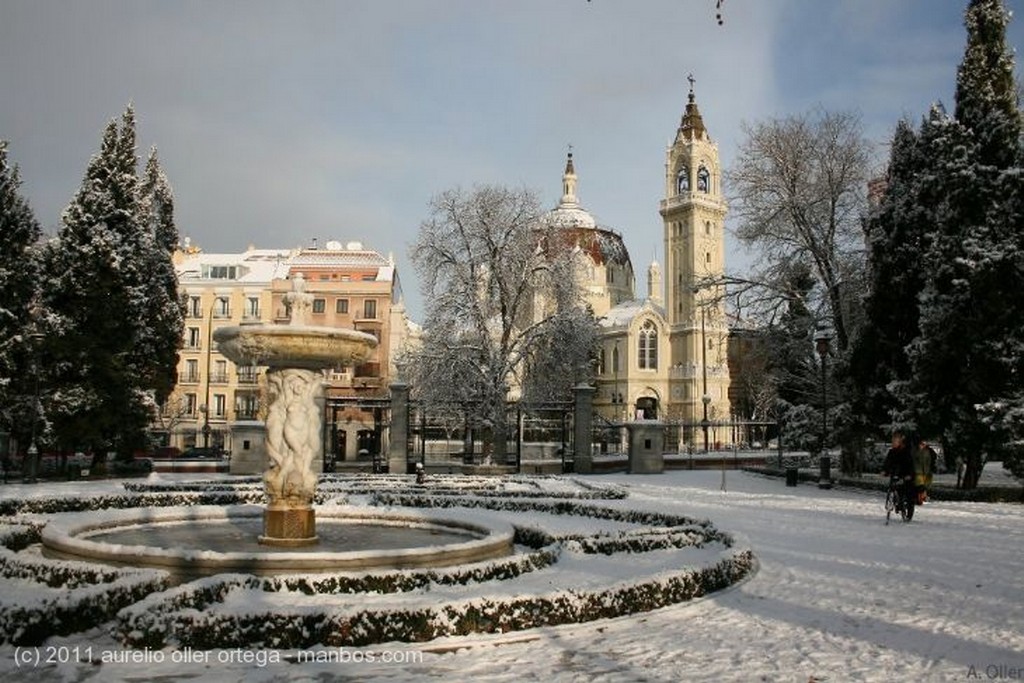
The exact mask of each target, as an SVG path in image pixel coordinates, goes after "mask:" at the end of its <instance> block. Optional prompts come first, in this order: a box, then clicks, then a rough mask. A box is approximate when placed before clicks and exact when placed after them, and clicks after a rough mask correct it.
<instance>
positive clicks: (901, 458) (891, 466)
mask: <svg viewBox="0 0 1024 683" xmlns="http://www.w3.org/2000/svg"><path fill="white" fill-rule="evenodd" d="M882 472H884V473H885V474H888V475H890V476H894V477H899V478H901V479H903V478H906V477H913V476H914V458H913V454H912V453H911V452H910V448H908V447H907V446H899V447H896V448H890V449H889V452H888V453H886V454H885V462H884V463H882Z"/></svg>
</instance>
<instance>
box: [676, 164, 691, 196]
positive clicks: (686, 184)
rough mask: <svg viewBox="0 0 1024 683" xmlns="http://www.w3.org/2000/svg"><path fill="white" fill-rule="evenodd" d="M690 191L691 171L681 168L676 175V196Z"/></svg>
mask: <svg viewBox="0 0 1024 683" xmlns="http://www.w3.org/2000/svg"><path fill="white" fill-rule="evenodd" d="M689 191H690V169H688V168H681V169H679V173H677V174H676V194H682V193H683V192H689Z"/></svg>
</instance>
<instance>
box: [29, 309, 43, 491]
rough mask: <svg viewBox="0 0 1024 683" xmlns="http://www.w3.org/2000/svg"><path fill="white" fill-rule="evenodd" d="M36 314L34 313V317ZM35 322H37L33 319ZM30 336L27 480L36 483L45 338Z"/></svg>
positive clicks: (38, 335) (40, 335) (33, 333)
mask: <svg viewBox="0 0 1024 683" xmlns="http://www.w3.org/2000/svg"><path fill="white" fill-rule="evenodd" d="M34 316H35V314H34V313H33V318H34ZM33 324H35V322H34V320H33ZM27 336H28V338H29V339H31V340H32V383H33V387H34V388H33V390H32V432H31V438H30V439H29V442H28V451H27V452H26V454H25V455H26V456H27V457H28V463H26V464H27V465H28V467H27V470H28V471H27V473H26V474H27V477H26V481H28V483H30V484H34V483H36V477H37V476H38V475H39V447H38V446H37V445H36V425H37V424H38V421H39V413H40V412H41V408H42V406H40V404H39V342H40V340H41V339H42V338H43V335H42V333H40V332H31V333H29V334H28V335H27Z"/></svg>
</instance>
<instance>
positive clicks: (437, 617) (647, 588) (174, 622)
mask: <svg viewBox="0 0 1024 683" xmlns="http://www.w3.org/2000/svg"><path fill="white" fill-rule="evenodd" d="M374 500H375V502H376V503H379V504H387V505H404V506H410V505H413V506H418V507H454V506H460V507H465V506H468V507H480V508H486V509H492V510H504V511H515V512H533V513H537V512H541V513H550V514H559V515H574V516H581V517H585V518H591V519H598V520H609V521H614V522H619V523H629V524H633V525H636V528H632V529H628V530H617V531H608V530H596V531H595V532H594V533H590V534H583V533H567V532H562V533H553V532H550V531H547V530H545V529H542V528H538V527H536V526H525V525H523V526H518V525H517V526H516V536H515V540H516V543H517V544H519V545H521V546H522V545H525V546H529V547H532V548H534V549H540V550H535V551H534V552H532V553H526V554H525V555H519V556H514V557H512V558H502V559H498V560H491V561H489V562H486V563H481V564H480V565H479V566H468V567H453V568H447V569H429V570H400V571H393V572H382V573H378V574H359V575H296V576H278V577H252V576H243V575H221V576H219V577H212V578H208V579H201V580H199V581H195V582H192V583H190V584H186V585H183V586H180V587H178V588H175V589H174V590H172V591H169V592H167V593H164V594H159V595H153V596H151V597H149V598H147V599H146V600H144V601H143V602H141V603H139V604H136V605H133V606H131V607H128V608H126V609H125V610H124V611H122V612H121V614H119V615H118V625H117V630H116V632H115V635H116V636H117V637H118V638H119V639H120V640H121V641H122V642H123V643H124V644H125V645H126V646H130V647H150V648H161V647H165V646H168V645H173V646H176V647H193V648H207V649H208V648H232V647H276V648H285V647H289V648H291V647H295V648H298V647H309V646H312V645H314V644H317V643H320V644H323V645H325V646H333V645H367V644H371V643H380V642H386V641H389V640H402V641H409V642H416V641H423V640H430V639H433V638H438V637H442V636H451V635H462V634H467V633H478V632H482V633H490V632H504V631H511V630H518V629H526V628H533V627H536V626H546V625H554V624H565V623H578V622H586V621H592V620H594V619H601V618H608V617H617V616H622V615H626V614H632V613H635V612H643V611H648V610H651V609H656V608H658V607H663V606H666V605H669V604H674V603H677V602H682V601H685V600H689V599H692V598H694V597H698V596H700V595H704V594H706V593H708V592H711V591H715V590H719V589H721V588H724V587H726V586H728V585H730V584H732V583H734V582H735V581H737V580H739V579H740V578H742V577H743V576H745V575H746V574H747V573H748V572H749V571H750V570H751V567H752V566H753V561H754V560H753V555H752V553H751V551H750V550H749V549H748V548H734V547H733V546H734V540H733V538H732V537H731V536H730V535H728V534H725V533H722V532H720V531H718V530H717V529H715V528H714V527H713V526H712V525H711V524H710V523H709V522H707V521H704V520H694V519H691V518H688V517H683V516H677V515H669V514H663V513H657V512H648V511H640V510H630V509H619V508H609V507H600V506H596V505H593V504H587V503H580V502H576V501H567V500H535V499H527V500H515V499H497V498H493V497H483V498H481V497H474V496H463V497H459V498H454V497H447V496H433V495H431V496H422V495H407V494H394V493H382V494H378V495H376V496H375V497H374ZM553 544H557V545H553ZM709 545H718V546H719V547H720V548H721V552H720V553H718V555H717V557H718V559H717V560H716V561H714V562H712V563H710V564H705V565H704V566H698V567H693V566H682V567H680V568H679V569H671V570H666V571H661V572H658V573H655V574H651V575H647V576H640V577H638V578H637V579H636V580H619V581H618V582H615V583H612V584H611V585H607V586H598V587H593V586H592V587H590V588H588V589H583V588H581V589H577V590H567V591H557V592H544V591H543V590H542V591H541V592H539V593H538V592H537V591H536V590H529V589H524V590H520V589H519V588H518V587H516V588H514V589H509V590H508V591H505V593H511V596H509V595H503V596H500V597H499V596H495V597H482V598H480V597H477V598H454V599H453V598H452V597H449V601H448V602H447V604H439V605H433V604H431V605H429V606H424V604H423V603H424V601H423V600H410V602H409V606H408V607H407V608H401V607H399V608H395V607H393V606H391V605H389V606H388V607H378V608H368V607H363V608H359V607H358V606H357V604H353V603H351V602H341V603H339V602H337V601H325V602H324V603H316V602H314V603H313V604H312V606H311V605H310V604H308V603H307V604H305V605H304V606H302V607H299V606H296V605H294V604H292V603H289V602H288V601H287V600H286V601H285V603H284V606H281V605H280V604H278V606H277V607H274V608H266V609H265V610H264V611H260V610H258V609H252V610H250V609H244V610H242V611H237V610H235V609H231V610H220V609H217V608H216V606H217V604H219V603H222V602H224V601H225V600H227V599H228V598H229V597H230V596H231V595H232V594H234V593H235V592H237V591H261V592H274V593H294V594H301V595H314V594H338V593H354V592H359V593H387V592H398V591H403V592H413V591H420V592H421V594H422V592H424V591H429V590H430V587H431V584H436V585H447V586H452V585H465V584H468V583H472V582H484V581H500V580H513V579H515V578H517V577H518V576H520V575H521V574H524V573H527V572H529V571H533V570H534V569H538V568H544V567H548V566H549V565H552V564H553V563H554V562H556V561H557V560H558V558H559V557H560V556H561V554H562V553H563V552H570V553H573V554H577V555H579V556H580V557H584V558H585V557H586V556H588V555H595V554H603V555H611V554H615V553H647V552H654V551H664V550H671V549H680V548H705V547H707V546H709ZM712 552H714V551H713V549H712ZM712 557H714V555H713V556H712ZM623 561H624V562H628V560H623ZM553 570H554V571H557V568H553ZM243 602H246V601H244V600H243ZM270 602H271V603H274V601H270ZM259 603H260V601H258V600H257V601H252V604H259ZM393 604H394V603H392V605H393Z"/></svg>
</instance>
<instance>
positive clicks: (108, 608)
mask: <svg viewBox="0 0 1024 683" xmlns="http://www.w3.org/2000/svg"><path fill="white" fill-rule="evenodd" d="M38 540H39V529H38V528H35V527H32V526H27V525H10V526H5V527H3V528H0V545H2V546H3V547H0V579H2V580H3V581H5V582H12V584H13V583H15V582H20V583H23V584H24V585H25V586H24V588H25V590H24V593H26V594H27V595H26V598H28V599H20V600H18V601H17V604H4V603H3V602H0V644H2V643H7V642H10V643H14V644H16V645H38V644H39V643H41V642H43V641H44V640H46V639H47V638H49V637H50V636H53V635H67V634H70V633H76V632H78V631H85V630H88V629H91V628H95V627H96V626H98V625H100V624H102V623H104V622H107V621H110V620H111V619H113V618H114V617H115V615H116V614H117V613H118V611H120V610H121V609H122V608H124V607H126V606H128V605H131V604H132V603H135V602H138V601H139V600H142V599H143V598H145V597H146V596H147V595H149V594H151V593H153V592H156V591H162V590H164V589H166V588H167V576H168V575H167V572H162V571H156V570H148V569H118V568H113V567H105V566H102V565H92V564H86V563H84V562H63V561H58V560H50V559H46V558H43V557H37V556H23V555H21V554H19V553H17V552H15V551H16V550H18V549H20V548H23V547H25V546H26V545H28V544H31V543H33V542H37V541H38ZM10 585H11V584H8V586H10Z"/></svg>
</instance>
